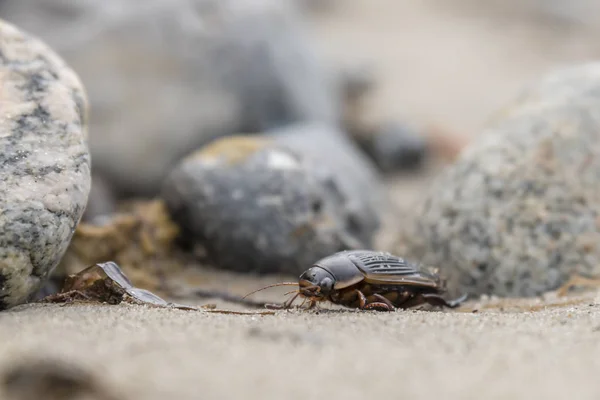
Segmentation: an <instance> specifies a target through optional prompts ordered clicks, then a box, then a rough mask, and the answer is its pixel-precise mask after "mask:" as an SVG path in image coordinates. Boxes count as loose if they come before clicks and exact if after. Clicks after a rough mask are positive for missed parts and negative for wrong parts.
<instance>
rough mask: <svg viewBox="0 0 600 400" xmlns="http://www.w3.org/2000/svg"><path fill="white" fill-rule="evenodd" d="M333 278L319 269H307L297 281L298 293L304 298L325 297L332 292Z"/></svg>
mask: <svg viewBox="0 0 600 400" xmlns="http://www.w3.org/2000/svg"><path fill="white" fill-rule="evenodd" d="M334 284H335V278H334V277H333V275H331V274H330V273H329V272H328V271H326V270H325V269H323V268H321V267H316V266H315V267H311V268H309V269H307V270H306V271H305V272H304V273H303V274H302V275H300V279H299V281H298V285H299V286H300V293H301V294H302V295H303V296H306V297H327V296H328V295H329V294H330V293H331V291H332V290H333V285H334Z"/></svg>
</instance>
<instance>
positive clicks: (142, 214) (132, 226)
mask: <svg viewBox="0 0 600 400" xmlns="http://www.w3.org/2000/svg"><path fill="white" fill-rule="evenodd" d="M121 206H122V209H120V210H119V212H118V213H116V214H113V215H111V216H109V217H106V218H98V219H96V220H94V221H89V222H82V223H80V224H79V225H78V226H77V230H76V231H75V234H74V235H73V239H72V241H71V244H70V245H69V248H68V250H67V252H66V254H65V256H64V257H63V259H62V261H61V263H60V265H59V266H58V268H57V270H56V272H55V274H54V275H55V276H57V277H63V278H64V277H66V276H68V275H70V274H74V273H78V272H79V271H81V270H83V269H84V268H86V267H87V266H89V265H93V264H96V263H100V262H104V261H106V260H113V261H115V262H116V263H117V264H119V266H120V268H122V269H123V270H124V271H126V273H127V275H128V276H129V277H130V279H131V280H132V281H133V282H134V283H135V285H136V286H142V287H144V288H146V289H150V290H154V291H157V290H160V288H161V286H162V284H163V281H164V277H165V276H172V275H173V273H174V272H175V271H178V270H181V269H182V268H183V266H184V265H187V264H188V260H187V255H186V253H185V252H183V251H181V250H180V249H179V247H178V246H177V244H176V240H177V237H178V235H179V228H178V227H177V225H176V224H175V223H174V222H173V221H171V219H170V217H169V216H168V213H167V211H166V209H165V206H164V204H163V203H162V201H158V200H151V201H132V202H130V203H128V204H122V205H121Z"/></svg>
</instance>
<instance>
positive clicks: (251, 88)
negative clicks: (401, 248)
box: [0, 0, 600, 213]
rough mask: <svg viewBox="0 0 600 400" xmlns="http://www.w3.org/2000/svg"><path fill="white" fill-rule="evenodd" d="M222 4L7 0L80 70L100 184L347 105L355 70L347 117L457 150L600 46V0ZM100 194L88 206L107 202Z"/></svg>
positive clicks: (416, 185)
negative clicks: (225, 139) (557, 71)
mask: <svg viewBox="0 0 600 400" xmlns="http://www.w3.org/2000/svg"><path fill="white" fill-rule="evenodd" d="M218 4H219V2H216V1H209V0H199V1H187V0H177V1H166V0H148V1H145V2H144V3H143V5H141V3H139V2H138V1H133V0H103V1H100V0H77V1H74V0H73V1H72V0H2V1H0V16H1V17H2V18H5V19H7V20H9V21H11V22H14V23H15V24H17V25H19V26H20V27H22V28H23V29H25V30H27V31H29V32H31V33H33V34H35V35H38V36H39V37H41V38H42V39H43V40H45V41H46V42H48V43H49V44H50V45H52V46H53V47H54V48H55V49H56V50H57V51H58V52H59V53H60V54H61V55H62V56H63V57H65V59H66V60H67V61H68V62H69V63H70V64H71V65H72V67H73V68H74V69H75V70H76V71H77V72H78V73H79V74H80V76H81V77H82V80H83V81H84V84H85V86H86V88H87V90H88V92H89V95H90V99H91V101H90V103H91V129H90V143H91V147H92V155H93V159H94V171H95V172H96V180H95V184H94V193H95V194H96V197H95V198H100V197H101V196H102V195H105V196H109V194H107V188H113V187H115V186H116V187H117V190H116V191H117V192H119V193H124V194H126V195H139V194H152V193H153V192H155V191H156V188H157V186H158V182H159V181H160V179H161V178H163V177H164V174H166V172H167V170H168V169H169V168H171V167H172V166H173V165H174V164H175V163H176V161H177V160H178V159H179V158H181V157H182V155H184V154H187V153H189V151H190V149H193V148H197V147H199V146H200V145H202V144H204V143H206V142H207V141H209V140H210V139H212V138H214V137H218V136H222V135H225V134H231V133H239V132H247V131H260V130H264V129H266V128H269V127H271V126H276V125H277V124H280V125H281V124H284V123H285V122H286V118H287V120H288V121H290V120H294V119H296V120H298V119H328V118H331V116H332V115H333V114H335V113H336V112H338V113H343V107H344V106H343V105H341V103H342V102H343V101H342V100H341V99H340V98H339V97H338V98H335V96H336V95H338V94H339V93H341V92H343V90H338V91H337V92H336V88H339V86H340V85H343V84H338V83H339V81H340V79H344V77H345V78H347V79H349V80H350V83H351V84H354V87H355V88H356V87H358V90H359V91H360V90H361V88H362V92H360V96H361V103H360V111H359V112H357V111H356V110H355V109H352V108H349V109H348V110H350V114H351V115H350V118H355V119H360V121H362V122H364V121H367V122H366V123H367V124H368V123H376V122H377V123H383V122H394V123H398V124H403V125H411V126H415V127H418V129H416V130H415V133H416V134H417V135H424V134H425V133H427V132H429V133H432V132H433V131H435V133H436V134H437V135H441V136H436V137H437V142H438V144H439V145H440V148H441V149H438V150H440V151H441V153H444V151H446V153H448V152H450V155H451V156H452V155H453V154H454V153H455V151H456V149H457V148H461V147H462V145H464V143H465V141H466V140H467V139H469V138H472V137H473V136H474V135H477V133H478V132H480V131H481V130H482V128H483V126H484V124H485V122H486V119H487V118H489V117H490V115H491V114H492V113H493V112H495V111H496V110H498V109H499V108H501V107H502V106H503V105H504V104H506V103H507V102H508V101H509V100H510V99H512V98H513V97H514V96H515V95H516V93H517V92H518V91H519V90H520V89H521V88H522V87H523V86H524V85H525V84H526V83H528V82H529V81H530V80H532V79H535V78H536V77H538V76H539V75H540V74H543V73H545V72H547V71H549V70H551V69H553V68H556V67H558V66H562V65H565V64H570V63H577V62H581V61H586V60H590V59H594V58H596V56H597V55H598V52H599V47H600V46H599V45H598V43H597V40H596V37H597V33H598V24H597V22H598V21H597V19H598V16H599V15H600V13H598V11H599V9H600V4H599V2H598V1H594V0H572V1H568V2H567V1H557V0H486V1H476V0H422V1H406V0H376V1H362V0H359V1H352V2H348V1H339V0H287V1H249V2H235V1H233V2H232V1H223V2H221V4H219V5H218ZM344 74H345V75H344ZM336 84H338V86H337V87H336ZM361 84H362V85H363V86H361ZM350 87H353V86H351V85H350ZM365 87H368V91H367V94H366V95H365V94H364V92H365V91H366V89H365ZM286 107H287V109H285V108H286ZM282 110H283V111H282ZM340 110H342V111H340ZM277 113H279V115H275V114H277ZM282 115H283V117H282ZM353 123H356V121H354V122H353ZM199 138H201V139H199ZM141 140H144V144H143V145H142V144H141V143H142V142H141ZM436 155H438V156H439V155H440V154H439V152H438V153H436ZM442 155H443V154H442ZM446 155H448V154H446ZM436 159H437V158H435V157H434V158H433V160H436ZM430 164H431V163H430ZM428 165H429V164H428ZM431 168H433V169H431ZM427 171H429V172H428V173H427V174H425V175H423V174H420V175H418V179H416V180H415V179H414V177H415V175H414V174H412V175H410V176H408V177H407V176H403V177H402V178H400V181H399V182H401V184H400V186H398V185H396V186H393V187H392V190H394V188H398V190H397V191H396V192H395V193H396V195H395V196H393V198H394V199H395V201H396V202H398V204H399V205H404V204H410V202H411V201H413V199H414V196H413V194H414V193H418V192H419V190H420V189H421V187H422V185H424V184H427V176H429V175H431V174H435V171H437V170H436V167H430V168H429V169H428V170H427ZM396 181H397V179H395V180H394V182H396ZM109 193H110V192H109ZM113 194H114V193H110V195H113ZM107 199H110V197H107ZM106 201H108V200H106ZM96 206H97V209H94V210H96V211H94V210H92V211H90V212H94V213H96V212H97V213H102V212H105V211H106V210H109V209H110V206H109V205H107V204H105V203H101V202H97V203H96Z"/></svg>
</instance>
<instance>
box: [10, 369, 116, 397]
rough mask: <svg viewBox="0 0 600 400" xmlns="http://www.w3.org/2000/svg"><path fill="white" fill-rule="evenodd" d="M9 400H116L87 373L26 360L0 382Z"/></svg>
mask: <svg viewBox="0 0 600 400" xmlns="http://www.w3.org/2000/svg"><path fill="white" fill-rule="evenodd" d="M0 384H1V386H2V391H3V392H4V393H3V395H4V396H3V398H6V399H10V400H38V399H45V400H76V399H78V400H79V399H81V400H83V399H88V400H119V399H121V397H119V396H117V395H116V394H115V393H112V392H111V391H109V390H108V389H107V388H106V387H105V385H104V384H103V383H102V382H100V381H99V379H98V378H97V377H96V376H95V375H94V374H92V373H91V372H90V371H88V370H86V369H84V368H82V367H81V366H79V365H75V364H72V363H70V362H66V361H64V360H54V359H52V360H50V359H41V360H27V361H24V362H21V363H19V364H17V365H13V366H11V368H10V369H8V370H6V371H5V372H4V374H3V376H2V381H1V382H0Z"/></svg>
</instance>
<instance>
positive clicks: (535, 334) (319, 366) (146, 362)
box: [0, 296, 600, 400]
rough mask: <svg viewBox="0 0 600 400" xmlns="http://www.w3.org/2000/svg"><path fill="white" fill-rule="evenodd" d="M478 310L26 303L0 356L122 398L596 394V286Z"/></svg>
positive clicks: (4, 320)
mask: <svg viewBox="0 0 600 400" xmlns="http://www.w3.org/2000/svg"><path fill="white" fill-rule="evenodd" d="M470 310H471V308H469V307H467V310H466V311H467V312H460V311H452V312H434V311H429V312H428V311H407V312H400V311H399V312H396V313H377V312H367V313H360V312H354V311H330V312H326V311H321V312H319V313H318V314H316V313H303V312H298V311H292V312H285V311H279V312H278V313H277V314H276V315H264V316H254V315H244V316H239V315H219V314H205V313H202V312H192V311H180V310H164V309H154V308H147V307H145V306H136V305H120V306H109V305H105V306H101V305H70V306H63V307H61V306H57V305H52V306H24V307H20V308H19V309H17V310H15V311H13V312H9V313H5V314H3V315H2V316H1V317H0V322H1V323H0V340H1V341H2V343H4V349H3V352H2V355H1V357H0V359H1V361H2V365H3V366H4V367H5V366H7V365H10V364H11V361H12V363H14V362H29V360H31V358H28V356H30V355H35V357H36V358H38V359H39V358H40V357H45V358H47V359H48V360H51V361H52V360H55V359H58V360H70V361H71V362H73V363H75V365H78V366H79V367H80V368H82V369H84V370H89V371H94V373H95V375H97V376H98V377H99V382H100V383H99V386H100V387H101V390H100V391H101V392H105V391H106V392H110V393H113V394H114V395H115V396H121V397H116V398H121V399H165V398H172V399H174V398H176V399H205V400H210V399H234V398H250V399H302V400H305V399H316V398H320V399H348V400H350V399H357V400H358V399H361V400H363V399H365V398H370V399H380V398H409V399H437V398H443V399H531V398H540V399H542V398H543V399H565V398H577V399H593V398H598V396H600V386H598V385H597V382H596V371H597V370H598V367H600V361H599V360H600V340H599V335H600V297H597V298H596V297H594V296H590V297H589V298H587V299H584V300H583V301H582V303H581V305H578V306H567V307H558V308H548V309H541V310H539V311H535V312H532V311H521V312H506V311H505V312H500V311H498V310H493V309H492V310H481V311H480V312H477V313H473V312H469V311H470ZM59 365H60V363H59V364H58V365H57V364H54V366H59ZM30 385H31V384H30ZM46 392H48V391H47V390H46ZM50 392H51V391H50ZM91 398H100V397H91Z"/></svg>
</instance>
